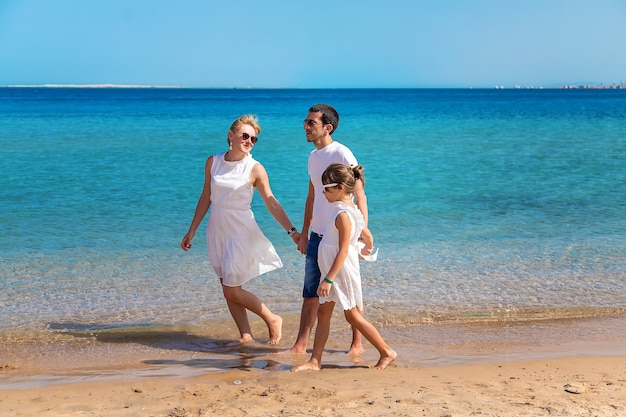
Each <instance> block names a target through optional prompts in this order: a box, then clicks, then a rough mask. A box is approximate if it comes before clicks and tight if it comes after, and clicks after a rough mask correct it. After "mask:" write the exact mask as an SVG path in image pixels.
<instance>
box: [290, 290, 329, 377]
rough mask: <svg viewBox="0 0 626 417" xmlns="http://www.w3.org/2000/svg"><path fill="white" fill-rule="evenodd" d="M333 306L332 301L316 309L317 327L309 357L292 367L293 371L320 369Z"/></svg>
mask: <svg viewBox="0 0 626 417" xmlns="http://www.w3.org/2000/svg"><path fill="white" fill-rule="evenodd" d="M334 308H335V303H334V302H332V301H330V302H327V303H324V304H320V307H319V310H318V311H317V327H316V329H315V341H314V342H313V352H312V353H311V359H309V360H308V362H306V363H305V364H302V365H300V366H296V367H295V368H293V369H292V371H293V372H299V371H307V370H310V371H319V370H320V369H322V355H323V354H324V347H325V346H326V342H327V341H328V335H329V333H330V320H331V318H332V316H333V309H334Z"/></svg>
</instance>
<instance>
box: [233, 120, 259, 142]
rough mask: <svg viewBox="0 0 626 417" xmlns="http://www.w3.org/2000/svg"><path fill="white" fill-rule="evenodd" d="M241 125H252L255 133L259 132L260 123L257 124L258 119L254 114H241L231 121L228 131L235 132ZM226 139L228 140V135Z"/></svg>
mask: <svg viewBox="0 0 626 417" xmlns="http://www.w3.org/2000/svg"><path fill="white" fill-rule="evenodd" d="M243 125H249V126H252V128H253V129H254V131H255V132H256V134H257V135H258V134H259V133H261V125H259V119H258V118H257V117H256V116H255V115H254V114H244V115H243V116H241V117H239V118H238V119H237V120H235V121H234V122H233V124H232V125H230V129H229V131H230V132H233V133H236V132H237V131H238V130H239V129H241V126H243ZM226 140H228V137H227V138H226Z"/></svg>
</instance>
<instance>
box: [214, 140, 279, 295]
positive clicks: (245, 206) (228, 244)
mask: <svg viewBox="0 0 626 417" xmlns="http://www.w3.org/2000/svg"><path fill="white" fill-rule="evenodd" d="M224 155H225V152H224V153H220V154H217V155H213V163H212V166H211V205H210V210H211V212H210V215H209V222H208V226H207V230H206V240H207V248H208V252H209V261H210V262H211V266H212V267H213V269H214V270H215V273H216V274H217V276H218V277H220V278H222V279H223V283H224V285H226V286H229V287H237V286H240V285H243V284H244V283H246V282H247V281H249V280H250V279H251V278H254V277H256V276H258V275H261V274H264V273H266V272H269V271H272V270H274V269H277V268H280V267H282V266H283V264H282V262H281V260H280V257H279V256H278V254H277V253H276V250H275V249H274V246H273V245H272V243H271V242H270V241H269V240H268V239H267V238H266V237H265V235H264V234H263V232H262V231H261V229H260V228H259V226H258V225H257V223H256V220H255V218H254V213H252V210H251V209H250V203H251V202H252V196H253V195H254V187H253V186H252V184H250V175H251V172H252V168H253V167H254V166H255V165H256V164H257V163H258V162H257V161H256V160H254V159H253V158H252V156H251V155H248V156H247V157H246V158H244V159H243V160H241V161H232V162H231V161H226V160H225V159H224Z"/></svg>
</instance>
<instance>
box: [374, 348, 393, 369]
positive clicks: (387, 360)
mask: <svg viewBox="0 0 626 417" xmlns="http://www.w3.org/2000/svg"><path fill="white" fill-rule="evenodd" d="M397 357H398V354H397V353H396V352H395V351H393V350H391V351H389V352H387V354H385V355H381V356H380V359H379V360H378V363H377V364H376V366H374V368H376V369H380V370H383V369H385V368H386V367H387V365H389V364H391V363H392V362H393V361H395V360H396V358H397Z"/></svg>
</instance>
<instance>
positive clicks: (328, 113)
mask: <svg viewBox="0 0 626 417" xmlns="http://www.w3.org/2000/svg"><path fill="white" fill-rule="evenodd" d="M309 113H322V123H324V124H325V125H328V124H330V125H332V126H333V130H332V131H331V132H330V133H335V130H337V126H339V113H337V110H335V109H334V108H333V106H331V105H329V104H316V105H314V106H311V108H310V109H309Z"/></svg>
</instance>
